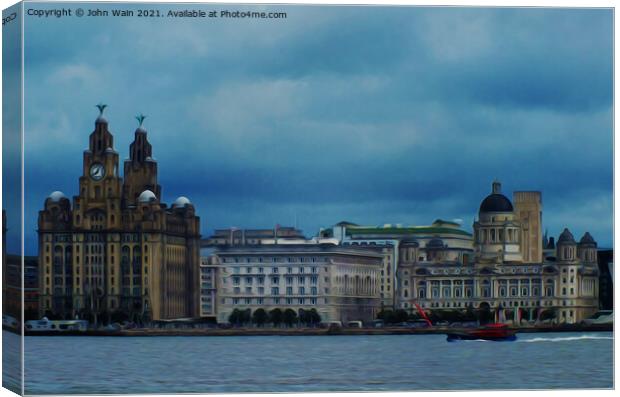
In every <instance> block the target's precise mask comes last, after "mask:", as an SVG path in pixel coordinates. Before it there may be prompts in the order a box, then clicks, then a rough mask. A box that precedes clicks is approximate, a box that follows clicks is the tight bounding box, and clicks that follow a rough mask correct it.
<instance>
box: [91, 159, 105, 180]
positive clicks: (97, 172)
mask: <svg viewBox="0 0 620 397" xmlns="http://www.w3.org/2000/svg"><path fill="white" fill-rule="evenodd" d="M104 176H105V167H104V166H103V164H100V163H95V164H93V165H91V166H90V177H91V178H93V179H94V180H96V181H99V180H101V179H102V178H103V177H104Z"/></svg>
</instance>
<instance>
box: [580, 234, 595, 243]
mask: <svg viewBox="0 0 620 397" xmlns="http://www.w3.org/2000/svg"><path fill="white" fill-rule="evenodd" d="M579 244H580V245H594V246H596V241H594V239H593V238H592V236H591V235H590V233H589V232H586V234H584V235H583V237H581V240H579Z"/></svg>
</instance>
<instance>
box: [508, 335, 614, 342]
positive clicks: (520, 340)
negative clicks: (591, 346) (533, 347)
mask: <svg viewBox="0 0 620 397" xmlns="http://www.w3.org/2000/svg"><path fill="white" fill-rule="evenodd" d="M586 339H607V340H609V339H613V336H596V335H580V336H565V337H561V336H560V337H557V338H533V339H519V340H517V342H525V343H531V342H567V341H572V340H586Z"/></svg>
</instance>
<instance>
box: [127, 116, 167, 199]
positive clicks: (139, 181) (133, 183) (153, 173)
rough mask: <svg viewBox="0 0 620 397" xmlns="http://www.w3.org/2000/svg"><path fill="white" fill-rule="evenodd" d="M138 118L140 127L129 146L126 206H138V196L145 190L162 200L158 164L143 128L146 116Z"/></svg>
mask: <svg viewBox="0 0 620 397" xmlns="http://www.w3.org/2000/svg"><path fill="white" fill-rule="evenodd" d="M137 118H138V120H139V122H140V125H139V126H138V129H137V130H136V131H135V133H134V140H133V142H132V143H131V145H130V146H129V159H128V160H125V168H124V177H125V184H124V186H123V203H124V205H125V206H128V205H132V206H133V205H136V202H137V199H138V196H139V195H140V193H142V192H144V191H145V190H150V191H152V192H153V193H155V196H157V198H158V199H161V186H159V185H158V184H157V162H156V161H155V160H153V157H152V148H151V144H150V143H149V141H148V139H147V136H146V130H145V129H144V127H142V121H143V120H144V116H138V117H137Z"/></svg>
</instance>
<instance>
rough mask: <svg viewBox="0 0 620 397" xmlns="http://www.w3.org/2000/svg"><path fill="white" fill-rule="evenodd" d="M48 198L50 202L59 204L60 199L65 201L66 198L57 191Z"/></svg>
mask: <svg viewBox="0 0 620 397" xmlns="http://www.w3.org/2000/svg"><path fill="white" fill-rule="evenodd" d="M48 198H49V199H50V200H52V201H53V202H54V203H57V202H59V201H60V200H61V199H66V198H67V196H65V194H64V193H63V192H61V191H59V190H56V191H55V192H52V193H51V194H50V195H49V196H48Z"/></svg>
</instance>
